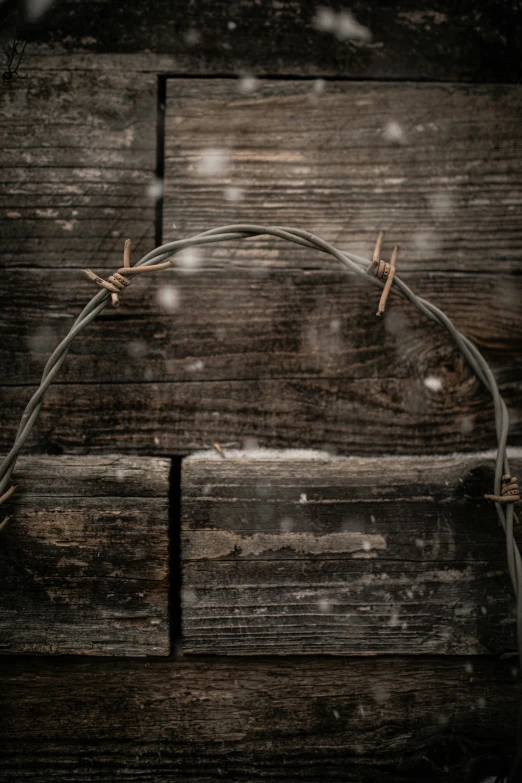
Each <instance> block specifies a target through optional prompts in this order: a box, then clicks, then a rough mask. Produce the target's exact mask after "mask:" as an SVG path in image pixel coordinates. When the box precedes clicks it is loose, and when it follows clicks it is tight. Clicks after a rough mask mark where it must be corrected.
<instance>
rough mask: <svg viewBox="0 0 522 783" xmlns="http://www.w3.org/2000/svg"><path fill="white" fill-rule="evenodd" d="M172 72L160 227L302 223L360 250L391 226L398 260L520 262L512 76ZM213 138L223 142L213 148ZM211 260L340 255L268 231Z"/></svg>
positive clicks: (305, 260) (315, 260) (411, 263)
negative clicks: (249, 84)
mask: <svg viewBox="0 0 522 783" xmlns="http://www.w3.org/2000/svg"><path fill="white" fill-rule="evenodd" d="M315 90H316V87H315V86H314V84H313V83H310V82H303V81H291V80H290V81H287V80H278V81H274V80H269V79H268V80H263V81H261V82H259V85H258V89H257V90H256V91H254V92H253V93H251V94H248V95H245V94H243V93H241V91H240V90H239V89H238V84H237V81H234V80H230V79H228V80H226V79H223V80H219V79H213V80H209V81H203V80H199V81H198V80H194V79H192V80H189V79H172V80H169V81H168V87H167V95H168V98H167V119H166V167H165V210H164V238H165V239H173V238H179V237H184V236H187V235H191V234H195V233H198V232H199V231H202V230H206V229H208V228H212V227H215V226H218V225H226V224H229V223H238V222H255V223H258V224H263V223H264V224H268V225H286V226H298V227H299V228H304V229H308V230H310V231H312V232H313V233H315V234H318V235H319V236H321V237H323V238H324V239H326V240H328V241H331V242H332V243H334V244H335V245H336V246H338V247H339V248H341V249H343V248H344V249H346V250H351V251H352V252H355V253H358V254H360V255H363V256H364V257H366V258H367V257H369V255H370V253H371V250H372V248H373V245H374V243H375V239H376V236H377V233H378V231H379V230H380V229H385V230H387V231H388V234H389V238H388V242H389V249H388V248H387V249H386V252H387V253H388V254H389V252H390V251H391V247H392V246H393V243H396V242H398V243H399V244H400V245H401V252H400V256H399V269H400V270H401V271H410V270H422V271H424V272H426V271H431V270H442V271H451V270H461V271H470V270H476V269H480V270H481V271H483V272H485V271H488V272H491V271H492V270H495V272H500V271H516V270H519V269H520V263H521V260H522V251H521V247H522V241H521V239H522V237H521V228H520V221H519V219H518V211H519V206H520V203H521V199H522V191H521V188H520V183H521V181H522V176H521V174H522V164H521V161H522V157H521V155H520V138H519V124H520V112H521V108H522V88H521V87H520V86H513V87H509V86H502V87H500V86H489V87H488V86H484V85H481V86H474V87H470V86H464V85H460V86H459V85H434V84H397V83H395V84H382V83H352V82H338V81H337V82H336V81H332V82H328V83H326V84H325V85H324V89H323V91H322V92H321V93H319V94H318V93H317V92H316V91H315ZM216 151H217V152H218V153H219V154H216ZM204 261H205V263H206V264H207V263H208V264H212V265H214V266H216V265H220V266H223V265H227V266H228V265H230V264H233V265H235V266H247V267H251V266H252V265H253V264H254V265H263V266H266V265H272V266H277V267H285V268H288V267H303V266H307V267H310V266H313V267H315V268H317V267H318V266H320V268H323V269H324V268H335V267H336V266H337V264H338V262H337V261H336V260H335V259H333V258H330V259H328V258H323V257H321V256H320V254H315V253H312V252H311V251H309V250H305V249H302V248H300V249H299V248H297V247H295V246H292V245H290V243H285V242H280V241H279V242H277V241H276V240H274V239H272V238H268V239H262V240H249V241H248V242H242V243H238V244H237V246H234V247H233V249H231V247H230V245H222V246H216V247H214V249H211V248H208V249H207V250H206V251H205V254H204Z"/></svg>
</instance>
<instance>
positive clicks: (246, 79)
mask: <svg viewBox="0 0 522 783" xmlns="http://www.w3.org/2000/svg"><path fill="white" fill-rule="evenodd" d="M258 87H259V79H256V77H255V76H252V74H251V73H245V74H243V76H241V77H240V78H239V81H238V83H237V88H238V90H239V92H241V93H243V95H250V93H253V92H255V91H256V90H257V89H258Z"/></svg>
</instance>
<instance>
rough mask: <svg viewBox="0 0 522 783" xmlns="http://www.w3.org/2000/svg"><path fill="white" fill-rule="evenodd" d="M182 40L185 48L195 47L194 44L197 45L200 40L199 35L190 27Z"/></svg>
mask: <svg viewBox="0 0 522 783" xmlns="http://www.w3.org/2000/svg"><path fill="white" fill-rule="evenodd" d="M183 38H184V39H185V43H186V44H187V46H195V44H197V43H199V41H200V39H201V35H200V34H199V32H198V31H197V30H195V29H194V28H193V27H191V28H190V30H187V31H186V33H185V35H184V36H183Z"/></svg>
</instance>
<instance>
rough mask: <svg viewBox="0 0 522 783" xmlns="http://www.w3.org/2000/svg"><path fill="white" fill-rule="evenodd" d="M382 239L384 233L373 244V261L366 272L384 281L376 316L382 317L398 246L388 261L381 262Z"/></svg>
mask: <svg viewBox="0 0 522 783" xmlns="http://www.w3.org/2000/svg"><path fill="white" fill-rule="evenodd" d="M383 239H384V231H381V232H380V233H379V236H378V237H377V242H376V243H375V249H374V251H373V261H372V263H371V264H370V266H369V267H368V269H367V270H366V271H367V272H368V274H369V275H375V277H377V278H378V279H379V280H386V284H385V286H384V289H383V292H382V294H381V299H380V301H379V308H378V310H377V315H382V314H383V313H384V310H385V308H386V302H387V300H388V296H389V293H390V291H391V287H392V283H393V278H394V277H395V272H396V268H397V255H398V253H399V245H395V247H394V248H393V253H392V256H391V258H390V260H389V261H383V260H382V259H381V249H382V242H383Z"/></svg>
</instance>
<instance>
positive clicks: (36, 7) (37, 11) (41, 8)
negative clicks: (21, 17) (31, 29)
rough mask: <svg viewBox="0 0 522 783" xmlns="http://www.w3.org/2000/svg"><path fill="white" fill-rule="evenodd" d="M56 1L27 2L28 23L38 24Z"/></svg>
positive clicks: (38, 0) (35, 0) (34, 0)
mask: <svg viewBox="0 0 522 783" xmlns="http://www.w3.org/2000/svg"><path fill="white" fill-rule="evenodd" d="M53 2H54V0H27V2H26V4H25V14H26V18H27V21H28V22H36V21H37V20H38V19H39V18H40V17H41V16H42V15H43V14H45V12H46V11H47V9H48V8H50V6H51V5H52V4H53Z"/></svg>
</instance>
